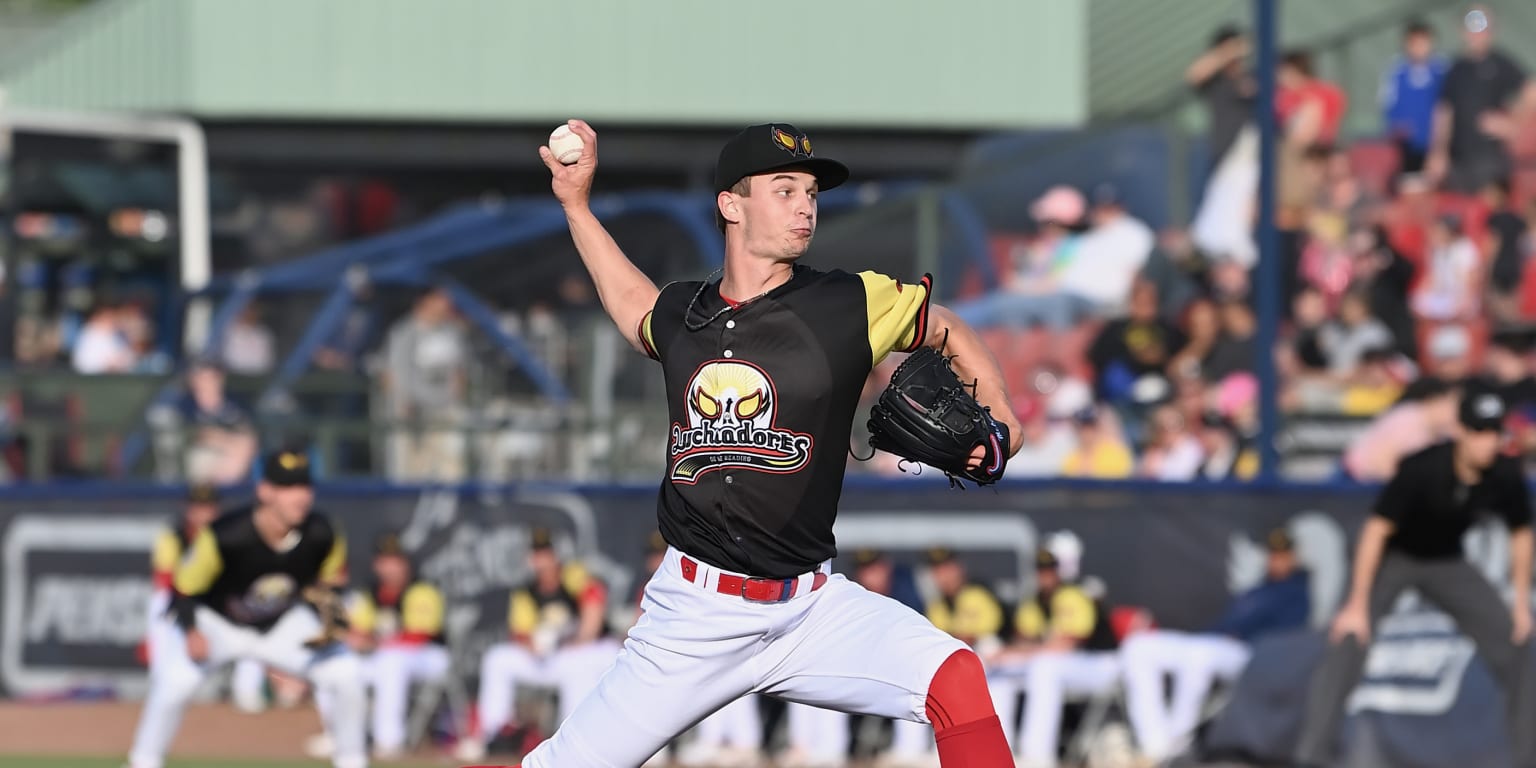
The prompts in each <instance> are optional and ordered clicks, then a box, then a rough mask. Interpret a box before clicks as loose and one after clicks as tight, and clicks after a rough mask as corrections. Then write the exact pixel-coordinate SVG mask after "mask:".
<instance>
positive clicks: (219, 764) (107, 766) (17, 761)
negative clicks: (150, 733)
mask: <svg viewBox="0 0 1536 768" xmlns="http://www.w3.org/2000/svg"><path fill="white" fill-rule="evenodd" d="M124 762H125V761H124V759H123V758H121V757H7V756H3V755H0V768H122V766H123V764H124ZM329 765H330V763H329V762H321V761H315V760H288V761H283V760H276V761H271V760H168V761H166V764H165V768H325V767H326V766H329ZM370 765H377V766H380V768H384V767H385V766H388V768H443V766H448V765H458V763H455V762H453V761H452V760H451V759H449V758H442V759H440V760H437V761H416V762H410V763H405V762H399V763H397V762H389V763H370Z"/></svg>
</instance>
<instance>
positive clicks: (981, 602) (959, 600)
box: [923, 584, 1003, 643]
mask: <svg viewBox="0 0 1536 768" xmlns="http://www.w3.org/2000/svg"><path fill="white" fill-rule="evenodd" d="M923 613H924V614H925V615H926V616H927V617H928V620H929V621H930V622H933V625H934V626H935V627H938V628H939V629H940V630H942V631H944V632H948V633H949V634H951V635H953V636H955V637H957V638H959V639H961V640H964V641H966V642H969V643H974V642H976V641H978V640H982V639H985V638H989V637H993V638H995V637H997V636H998V634H999V633H1000V632H1002V630H1003V606H1002V603H1000V602H998V600H997V598H996V597H994V596H993V594H992V591H991V590H989V589H987V588H986V587H983V586H981V585H980V584H967V585H965V586H963V587H961V588H960V591H958V592H956V593H955V595H954V597H947V598H946V597H940V598H939V599H937V600H932V601H929V603H928V607H927V610H926V611H924V612H923Z"/></svg>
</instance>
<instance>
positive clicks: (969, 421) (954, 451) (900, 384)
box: [869, 347, 1008, 488]
mask: <svg viewBox="0 0 1536 768" xmlns="http://www.w3.org/2000/svg"><path fill="white" fill-rule="evenodd" d="M949 360H950V358H948V357H945V356H944V353H942V352H940V351H938V350H936V349H933V348H931V347H922V348H920V349H918V350H917V351H916V352H913V353H912V354H911V356H909V357H908V358H907V359H906V360H903V361H902V363H901V365H900V366H898V367H897V368H896V372H895V373H893V374H891V382H890V384H888V385H887V386H886V388H885V391H883V392H881V393H880V399H879V400H878V401H876V402H875V404H874V405H873V406H872V407H871V408H870V410H869V444H870V446H871V447H873V448H876V449H879V450H882V451H885V452H887V453H893V454H895V455H897V456H900V457H902V458H903V459H908V460H910V461H916V462H920V463H922V464H926V465H928V466H930V467H933V468H934V469H937V470H940V471H942V472H943V473H944V474H945V475H947V476H948V477H949V481H950V484H951V485H952V486H958V487H960V488H964V487H965V484H964V483H963V482H961V481H960V478H965V479H968V480H971V481H972V482H974V483H976V484H977V485H991V484H992V483H995V482H997V481H998V480H1000V479H1002V477H1003V468H1004V466H1005V465H1006V463H1007V461H1008V454H1007V449H1008V428H1007V427H1005V426H1003V425H1002V424H1000V423H998V422H997V421H996V420H995V419H993V418H992V413H991V411H989V410H988V409H987V408H985V407H983V406H982V405H981V404H980V403H978V402H976V398H975V397H974V396H973V395H972V393H971V392H969V391H967V390H966V385H965V384H962V383H961V382H960V378H959V377H958V376H956V375H955V371H954V369H953V368H951V367H950V365H949ZM977 446H982V447H983V448H984V449H985V454H984V455H983V456H982V459H981V464H980V465H978V466H977V467H976V468H974V469H972V468H971V467H970V466H969V465H970V461H971V454H972V453H973V452H974V451H975V450H976V447H977Z"/></svg>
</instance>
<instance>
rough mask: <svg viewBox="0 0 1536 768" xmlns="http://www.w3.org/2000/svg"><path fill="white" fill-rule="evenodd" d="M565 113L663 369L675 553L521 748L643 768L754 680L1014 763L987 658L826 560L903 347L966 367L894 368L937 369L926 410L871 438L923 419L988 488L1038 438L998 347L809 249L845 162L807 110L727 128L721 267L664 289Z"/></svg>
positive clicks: (605, 271)
mask: <svg viewBox="0 0 1536 768" xmlns="http://www.w3.org/2000/svg"><path fill="white" fill-rule="evenodd" d="M569 127H570V129H571V130H572V131H574V132H575V133H576V134H577V135H579V136H580V137H581V139H582V148H581V152H580V156H579V158H578V159H576V160H575V161H574V162H573V163H571V164H570V165H566V164H563V163H561V162H560V160H558V159H556V157H555V155H554V154H553V152H552V151H551V150H550V149H549V148H548V147H543V148H541V149H540V150H539V152H540V156H541V157H542V158H543V160H544V164H545V165H546V166H547V167H548V168H549V170H550V173H551V175H552V177H553V181H552V188H553V191H554V194H555V197H556V198H557V199H559V201H560V203H561V205H562V206H563V207H564V209H565V213H566V219H567V222H568V224H569V227H570V232H571V237H572V239H573V240H574V241H575V244H576V248H577V250H578V251H579V252H580V254H581V258H582V261H583V263H584V264H585V265H586V267H587V270H588V272H589V273H590V274H591V275H592V279H593V281H594V283H595V284H596V286H597V292H598V295H599V298H600V299H601V300H602V303H603V306H604V308H605V309H606V310H607V311H608V313H609V315H610V316H611V317H612V318H613V320H614V322H615V323H616V324H617V325H618V328H619V330H620V332H621V333H623V334H624V337H625V339H626V340H628V341H629V342H630V344H631V345H632V346H634V347H635V348H636V349H638V350H640V351H642V352H644V353H645V354H646V355H647V356H649V357H651V358H652V359H654V360H656V361H657V362H659V363H660V364H661V366H662V371H663V376H664V379H665V382H666V391H667V406H668V410H669V413H670V416H671V423H672V426H671V431H670V436H669V438H668V443H667V462H666V470H665V476H664V478H663V480H662V482H661V487H660V492H659V494H658V499H657V516H658V521H659V523H660V528H661V532H662V535H663V536H665V537H666V540H667V542H668V544H670V549H669V550H668V552H667V556H666V558H665V561H664V563H663V564H662V567H661V569H660V570H659V571H658V572H657V574H656V575H655V576H654V577H652V579H651V581H650V583H649V584H647V586H646V592H645V602H644V611H645V613H644V615H643V616H642V617H641V618H640V622H639V624H638V625H636V627H635V628H634V630H633V631H631V632H630V634H629V637H628V639H627V640H626V641H625V643H624V649H623V652H622V653H621V654H620V655H619V657H618V659H617V661H616V662H615V664H614V666H613V667H612V668H611V669H610V670H609V671H608V672H607V674H605V675H604V676H603V678H602V680H601V682H600V683H599V684H598V687H597V690H596V691H594V692H593V693H592V695H590V696H588V697H586V698H585V699H584V700H583V701H582V702H581V703H580V704H578V705H577V706H576V709H575V711H573V712H572V713H571V715H570V717H568V718H566V720H565V722H564V723H563V724H562V725H561V727H560V729H559V730H558V731H557V732H556V733H555V735H554V736H553V737H552V738H551V739H549V740H548V741H545V742H544V743H543V744H541V745H539V746H538V747H537V748H536V749H534V750H533V751H532V752H531V753H529V754H528V755H527V756H526V757H525V758H524V760H523V763H522V765H523V766H525V767H526V768H553V767H558V768H571V767H572V766H635V765H640V764H641V763H644V762H645V761H646V760H647V759H648V758H650V757H651V756H652V755H653V754H655V753H656V751H657V750H659V749H660V748H661V747H662V745H664V744H666V743H667V742H668V741H669V740H670V739H671V738H672V737H673V736H675V735H676V734H678V733H679V732H681V731H683V730H685V729H687V728H688V727H689V726H690V725H692V724H693V723H695V722H698V721H700V720H701V719H703V718H704V717H706V716H708V715H709V714H710V713H712V712H714V711H716V710H718V709H720V708H721V707H723V706H725V705H726V704H729V703H731V702H733V701H736V700H737V699H740V698H742V697H743V696H747V695H749V694H753V693H762V694H768V695H771V696H775V697H778V698H780V699H783V700H786V701H790V702H797V703H800V704H806V705H809V706H815V707H822V708H826V709H836V710H840V711H844V712H849V713H860V714H869V715H876V716H882V717H893V718H901V719H904V720H911V721H916V722H921V723H932V725H933V727H934V729H935V731H936V732H937V739H938V751H939V755H940V759H941V761H942V764H943V765H944V766H945V768H960V767H961V766H987V768H993V767H995V766H1001V765H1009V764H1011V762H1012V758H1011V756H1010V755H1009V752H1008V745H1007V742H1006V740H1005V739H1004V737H1003V732H1002V726H1001V724H1000V723H999V721H998V719H997V715H996V713H995V711H994V710H993V707H992V701H991V699H990V697H989V696H988V693H987V683H986V676H985V674H984V672H983V670H982V667H981V662H980V660H979V659H978V658H977V657H976V654H975V653H973V652H972V651H971V650H970V649H968V648H966V647H965V646H964V644H962V643H961V642H960V641H959V640H956V639H955V638H954V637H951V636H950V635H948V634H945V633H944V632H941V631H939V630H938V629H936V628H934V626H933V625H932V624H931V623H929V622H928V621H926V620H925V619H924V618H923V617H922V616H919V615H918V614H916V613H914V612H913V611H911V610H910V609H908V608H907V607H905V606H903V605H901V604H900V603H898V602H896V601H894V600H891V599H890V598H887V597H883V596H880V595H876V594H875V593H873V592H869V591H867V590H865V589H864V588H862V587H860V586H858V585H857V584H856V583H854V582H852V581H849V580H847V579H845V578H843V577H842V576H840V575H832V574H830V573H829V564H830V561H831V559H832V558H833V556H834V555H835V554H836V553H837V547H836V543H835V541H834V537H833V534H832V527H833V523H834V521H835V520H836V517H837V502H838V498H839V496H840V495H841V492H842V483H843V474H844V471H845V469H846V459H845V454H846V453H847V448H848V445H849V439H850V434H851V432H852V426H853V418H854V412H855V410H856V408H857V406H858V402H859V394H860V392H861V390H862V389H863V387H864V382H865V380H866V378H867V377H868V376H869V373H870V370H871V369H872V368H873V367H874V366H875V365H876V364H877V363H879V362H880V361H881V360H882V359H884V358H885V356H886V355H887V354H889V353H891V352H894V351H903V352H916V351H918V350H920V349H928V350H931V351H933V353H934V355H916V354H914V355H912V357H910V358H909V359H908V362H910V361H911V360H912V359H918V360H920V361H924V362H923V363H922V364H920V365H919V366H917V367H916V368H914V369H912V370H911V371H909V373H911V374H917V373H919V372H920V371H922V370H935V371H937V370H939V369H938V368H937V367H935V368H929V369H925V368H924V367H923V366H925V365H928V366H932V365H933V364H934V363H935V362H940V361H942V364H943V366H945V368H944V370H946V371H947V370H948V369H947V366H948V365H949V364H950V363H952V364H953V366H954V372H953V373H949V374H948V376H947V378H946V377H945V376H942V375H941V376H935V377H930V376H926V375H924V376H916V375H914V376H908V377H901V376H898V377H894V378H893V384H896V383H897V382H896V381H895V379H896V378H901V379H902V381H904V382H905V381H907V380H908V379H911V380H914V381H925V382H929V383H930V384H932V385H933V386H927V387H925V388H924V389H922V390H919V389H916V388H913V389H912V390H910V393H909V396H908V397H907V398H905V400H904V401H903V402H896V401H895V399H893V400H892V402H890V404H889V406H888V408H887V410H889V411H891V412H892V415H893V416H896V415H899V416H909V415H913V414H917V415H919V416H921V417H923V418H921V419H919V420H917V421H908V420H906V419H902V420H900V421H899V422H898V421H897V420H896V419H895V418H891V419H887V420H886V421H884V422H882V423H887V426H891V427H894V428H896V429H893V430H886V431H881V430H875V429H872V430H871V432H872V434H873V433H879V434H882V435H889V436H890V437H889V438H888V439H887V438H882V442H881V444H880V445H884V446H893V447H895V446H901V447H903V448H910V447H911V446H910V445H909V444H908V443H906V442H904V438H902V437H899V436H896V435H898V434H907V433H918V434H925V435H932V436H933V437H934V441H935V444H937V445H941V446H963V449H962V450H960V451H958V452H951V453H949V454H946V455H943V456H940V455H937V454H935V455H933V457H932V459H931V461H930V465H932V466H937V467H939V468H940V469H943V470H945V471H946V472H947V473H949V474H950V475H951V476H952V478H959V477H966V478H969V479H971V480H974V481H976V482H979V483H990V482H994V481H996V480H997V479H998V478H1000V477H1001V476H1002V473H1003V468H1004V463H1005V462H1006V461H1007V458H1008V457H1009V456H1011V455H1012V454H1013V453H1014V452H1016V451H1017V447H1016V445H1015V444H1014V441H1013V440H1011V439H1010V435H1013V434H1018V427H1017V422H1016V421H1015V420H1014V417H1013V415H1012V409H1010V408H1009V407H1008V397H1007V393H1006V391H1005V389H1004V385H1003V378H1002V374H1001V372H1000V371H999V369H998V366H997V363H996V361H995V360H994V359H993V358H992V356H991V354H990V353H989V352H988V351H987V349H986V348H985V346H983V344H982V343H981V341H980V339H979V338H978V337H977V336H976V334H975V332H973V331H972V330H971V329H969V328H968V327H966V326H965V325H964V324H962V323H960V322H959V321H958V320H957V319H956V318H955V316H954V314H953V313H951V312H950V311H949V310H947V309H944V308H942V307H939V306H931V305H930V301H929V299H930V296H929V292H930V280H929V279H928V278H926V277H925V278H924V279H923V280H922V281H920V282H918V283H901V282H898V281H896V280H893V279H891V278H890V277H886V276H884V275H880V274H877V273H875V272H863V273H860V274H850V273H847V272H842V271H831V272H822V271H819V270H815V269H811V268H809V267H806V266H804V265H801V264H799V263H798V261H799V259H800V257H801V256H802V255H803V254H804V253H805V251H806V249H807V248H808V247H809V246H810V244H811V239H812V236H813V235H814V234H815V231H816V198H817V195H818V194H820V193H821V192H822V191H824V190H828V189H831V188H833V187H835V186H837V185H839V184H842V183H843V182H844V181H846V180H847V178H848V169H847V167H845V166H844V165H843V164H841V163H838V162H836V161H833V160H829V159H827V158H825V157H821V156H818V155H816V154H814V152H813V151H812V146H811V140H810V138H809V137H808V136H806V134H805V133H803V132H801V131H800V130H798V129H797V128H795V127H794V126H792V125H788V124H784V123H779V124H765V125H755V126H751V127H749V128H747V129H745V130H743V131H742V132H740V133H739V134H737V135H736V136H735V137H734V138H732V139H731V140H730V141H728V142H727V143H726V145H725V147H724V148H723V150H722V151H721V153H720V156H719V160H718V162H717V164H716V168H715V191H716V193H717V194H716V198H715V199H716V217H717V223H718V224H719V226H720V228H721V231H722V232H723V233H724V235H725V255H724V261H723V264H724V266H723V267H722V269H721V271H720V278H719V279H718V280H714V279H710V280H704V281H696V282H681V283H672V284H669V285H667V286H666V287H664V288H660V289H658V288H657V287H656V285H655V284H654V283H652V282H651V280H650V278H648V277H646V275H645V274H644V273H643V272H641V271H640V270H639V269H638V268H637V267H636V266H635V265H634V264H633V263H632V262H630V260H629V259H628V258H627V257H626V256H625V255H624V253H623V251H622V250H620V248H619V246H618V244H617V243H616V242H615V241H614V240H613V238H612V237H611V236H610V235H609V234H608V232H607V231H606V230H605V229H604V228H603V225H602V224H601V223H600V222H599V221H598V219H597V217H596V216H595V215H594V214H593V212H592V210H591V208H590V207H589V197H590V193H591V188H592V180H593V176H594V173H595V171H596V169H597V134H596V132H594V131H593V130H592V128H591V126H589V125H588V124H587V123H585V122H583V121H580V120H572V121H570V122H569ZM940 350H942V352H940ZM940 354H942V355H943V356H944V357H942V358H937V359H935V357H936V356H937V355H940ZM898 373H899V372H898ZM956 374H958V376H959V377H963V378H964V379H965V380H966V381H968V382H974V391H975V396H974V397H972V395H971V394H970V392H969V391H967V390H966V389H964V388H961V387H959V386H953V385H951V382H957V381H958V379H957V376H956ZM897 386H898V387H899V386H904V385H902V384H898V385H897ZM914 404H916V405H915V406H914ZM872 418H874V417H872ZM956 454H958V455H956ZM956 459H958V461H956ZM619 723H622V724H623V727H616V724H619Z"/></svg>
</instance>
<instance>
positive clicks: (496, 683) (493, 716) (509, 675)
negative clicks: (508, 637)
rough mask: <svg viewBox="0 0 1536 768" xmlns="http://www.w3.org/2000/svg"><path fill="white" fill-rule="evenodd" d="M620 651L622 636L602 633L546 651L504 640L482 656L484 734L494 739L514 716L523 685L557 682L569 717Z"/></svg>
mask: <svg viewBox="0 0 1536 768" xmlns="http://www.w3.org/2000/svg"><path fill="white" fill-rule="evenodd" d="M618 655H619V641H618V640H615V639H612V638H600V639H598V640H594V641H592V642H590V643H583V644H581V645H569V646H565V647H563V648H561V649H559V650H557V651H555V653H553V654H551V655H550V656H548V657H540V656H538V655H536V654H534V653H533V651H531V650H529V649H528V648H527V647H526V646H523V645H519V644H517V643H501V644H499V645H494V646H492V647H491V648H490V649H489V650H487V651H486V652H485V656H484V658H482V659H481V660H480V697H479V698H480V729H479V731H480V738H481V739H482V740H483V741H486V742H489V741H490V740H491V739H494V738H496V734H497V733H499V732H500V731H501V729H502V728H504V727H506V725H507V724H508V723H510V722H512V715H513V712H512V707H513V706H514V705H515V704H516V702H517V688H518V686H519V685H531V686H535V687H541V688H554V689H555V691H556V693H557V694H558V697H559V706H560V722H562V723H563V722H565V719H566V718H567V717H570V714H571V712H572V711H573V710H575V709H576V705H577V704H579V703H581V700H582V699H583V698H585V697H586V695H587V694H588V693H590V692H591V691H592V689H593V688H595V687H597V681H598V680H599V679H601V678H602V676H603V673H604V672H606V671H607V670H608V668H609V667H611V666H613V660H614V658H615V657H617V656H618Z"/></svg>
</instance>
